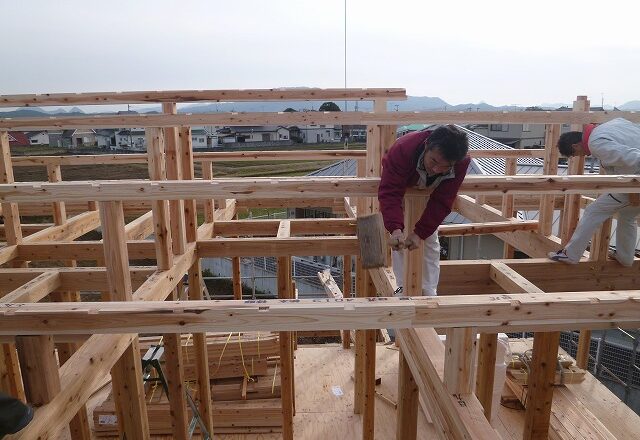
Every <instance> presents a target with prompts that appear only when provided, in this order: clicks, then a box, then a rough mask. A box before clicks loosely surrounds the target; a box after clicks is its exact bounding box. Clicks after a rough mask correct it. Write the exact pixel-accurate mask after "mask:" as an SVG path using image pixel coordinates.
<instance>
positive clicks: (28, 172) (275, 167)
mask: <svg viewBox="0 0 640 440" xmlns="http://www.w3.org/2000/svg"><path fill="white" fill-rule="evenodd" d="M339 147H341V146H340V145H339V146H336V145H327V144H317V145H304V147H299V146H297V145H293V146H290V147H286V148H279V149H278V150H275V149H269V150H268V151H285V150H286V151H292V150H324V149H341V148H339ZM363 147H364V146H363V145H362V144H356V145H350V146H349V149H354V150H356V149H362V148H363ZM87 150H89V149H87ZM90 150H91V151H95V149H90ZM242 151H252V150H248V149H244V148H243V149H242ZM254 151H255V150H254ZM11 153H12V155H14V156H25V155H31V156H59V155H69V154H78V153H80V154H82V150H79V149H73V150H68V149H64V148H51V147H42V146H38V147H12V148H11ZM110 154H113V153H110ZM334 162H336V161H326V160H324V161H323V160H309V161H296V162H293V161H277V160H269V161H255V160H251V161H237V162H219V163H215V162H214V164H213V173H214V176H216V177H271V176H274V177H275V176H281V177H283V176H304V175H306V174H309V173H311V172H313V171H316V170H318V169H320V168H322V167H325V166H327V165H330V164H331V163H334ZM195 173H196V177H202V172H201V167H200V164H199V163H198V162H196V164H195ZM14 175H15V180H16V181H18V182H37V181H46V180H47V174H46V169H45V167H43V166H33V167H14ZM62 178H63V180H111V179H115V180H119V179H146V178H148V172H147V165H146V164H125V165H78V166H76V165H72V166H66V165H65V166H63V167H62Z"/></svg>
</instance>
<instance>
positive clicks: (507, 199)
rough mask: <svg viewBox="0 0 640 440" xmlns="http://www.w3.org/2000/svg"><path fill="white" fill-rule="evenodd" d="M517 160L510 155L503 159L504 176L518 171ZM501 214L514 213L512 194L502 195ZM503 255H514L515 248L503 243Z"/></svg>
mask: <svg viewBox="0 0 640 440" xmlns="http://www.w3.org/2000/svg"><path fill="white" fill-rule="evenodd" d="M517 160H518V159H516V158H515V157H510V158H507V159H505V169H504V174H505V176H515V175H516V174H517V172H518V162H517ZM502 215H503V216H505V217H506V218H511V217H514V216H515V215H516V212H515V210H514V203H513V195H512V194H505V195H503V196H502ZM503 257H504V258H514V257H515V248H514V247H513V246H511V245H510V244H509V243H504V251H503Z"/></svg>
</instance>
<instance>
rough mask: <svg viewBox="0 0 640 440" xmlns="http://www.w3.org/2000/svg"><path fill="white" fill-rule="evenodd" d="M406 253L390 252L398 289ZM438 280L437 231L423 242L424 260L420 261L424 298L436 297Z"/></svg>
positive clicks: (438, 244) (402, 274) (438, 248)
mask: <svg viewBox="0 0 640 440" xmlns="http://www.w3.org/2000/svg"><path fill="white" fill-rule="evenodd" d="M405 252H410V251H407V250H406V249H403V250H401V251H392V252H391V260H392V263H393V273H394V275H395V276H396V281H397V282H398V287H401V286H402V285H403V284H404V255H405ZM439 278H440V242H439V241H438V231H436V232H434V233H433V234H431V235H430V236H429V237H427V238H426V240H424V258H423V260H422V294H423V295H426V296H436V295H437V288H438V279H439Z"/></svg>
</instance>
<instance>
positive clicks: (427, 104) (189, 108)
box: [0, 96, 640, 118]
mask: <svg viewBox="0 0 640 440" xmlns="http://www.w3.org/2000/svg"><path fill="white" fill-rule="evenodd" d="M334 102H335V103H336V104H337V105H338V106H339V107H340V109H341V110H343V111H344V108H345V102H344V101H334ZM321 104H322V102H320V101H313V102H311V101H271V102H217V103H209V104H190V105H186V106H184V107H182V106H181V107H180V109H179V110H178V111H179V113H215V112H281V111H284V110H285V109H286V108H289V107H290V108H293V109H295V110H298V111H304V110H318V108H319V107H320V105H321ZM562 106H567V107H569V108H571V105H567V104H563V103H543V104H540V106H539V107H540V108H542V109H544V110H555V109H558V108H560V107H562ZM618 108H619V109H620V110H626V111H632V110H637V111H640V100H636V101H629V102H627V103H625V104H623V105H621V106H618ZM347 109H348V110H349V111H353V110H355V109H357V110H358V111H362V112H369V111H372V110H373V103H372V102H370V101H348V102H347ZM605 109H607V110H609V109H610V108H609V107H606V106H605ZM387 110H388V111H474V112H475V111H524V110H525V107H520V106H513V105H508V106H507V105H504V106H499V107H496V106H492V105H491V104H487V103H486V102H482V101H481V102H479V103H465V104H456V105H451V104H449V103H447V102H446V101H444V100H443V99H441V98H438V97H431V96H408V97H407V100H406V101H389V102H388V104H387ZM160 112H161V110H160V107H159V106H158V107H156V106H153V107H150V108H146V109H144V110H139V113H142V114H157V113H160ZM122 113H123V112H118V114H122ZM136 113H137V112H136ZM86 114H91V115H113V114H116V112H96V113H86V112H85V110H83V109H82V108H80V107H73V108H71V109H70V110H67V109H66V108H64V107H59V108H51V107H48V108H44V109H42V108H39V107H28V108H21V109H18V110H12V111H5V112H3V111H0V118H29V117H31V118H34V117H35V118H38V117H43V116H45V115H50V116H83V115H86Z"/></svg>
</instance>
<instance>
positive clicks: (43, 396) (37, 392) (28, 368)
mask: <svg viewBox="0 0 640 440" xmlns="http://www.w3.org/2000/svg"><path fill="white" fill-rule="evenodd" d="M16 344H17V348H18V356H19V358H20V367H21V371H22V379H23V381H24V391H25V394H26V396H27V401H28V402H30V403H31V404H32V405H33V406H35V407H39V406H42V405H44V404H46V403H49V402H50V401H51V399H53V397H54V396H55V395H56V394H58V393H59V392H60V376H59V375H58V363H57V361H56V350H55V347H54V344H53V336H51V335H43V336H19V337H16Z"/></svg>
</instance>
